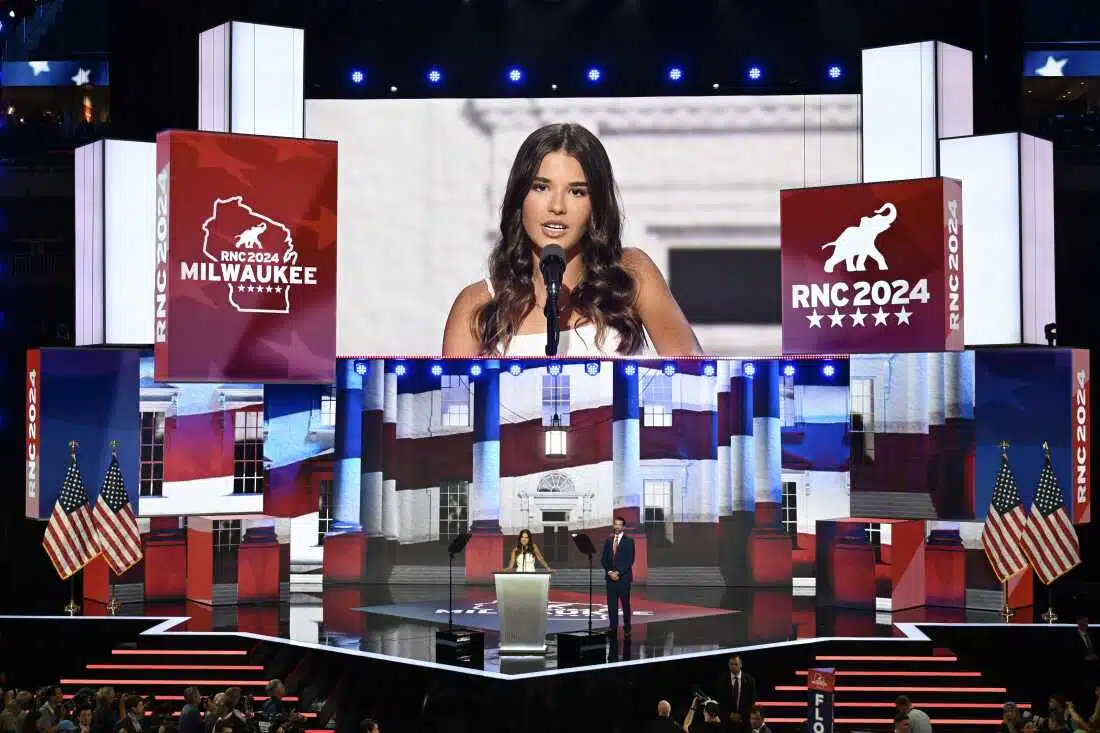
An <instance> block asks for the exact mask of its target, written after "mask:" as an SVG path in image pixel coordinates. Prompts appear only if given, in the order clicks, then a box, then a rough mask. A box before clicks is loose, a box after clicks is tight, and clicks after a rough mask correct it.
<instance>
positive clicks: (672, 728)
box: [649, 700, 682, 733]
mask: <svg viewBox="0 0 1100 733" xmlns="http://www.w3.org/2000/svg"><path fill="white" fill-rule="evenodd" d="M680 730H682V729H681V728H680V725H679V724H678V723H677V722H676V721H675V720H673V719H672V705H670V704H669V702H668V700H661V701H660V702H658V703H657V719H656V720H652V721H650V723H649V733H676V731H680Z"/></svg>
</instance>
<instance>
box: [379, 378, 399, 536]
mask: <svg viewBox="0 0 1100 733" xmlns="http://www.w3.org/2000/svg"><path fill="white" fill-rule="evenodd" d="M397 419H398V413H397V375H396V374H393V373H392V372H386V384H385V397H384V401H383V409H382V425H383V430H382V434H383V436H385V437H384V438H383V444H382V449H383V451H386V452H390V451H393V450H396V448H397V446H396V442H397ZM385 460H386V461H387V462H388V461H389V460H390V459H389V458H387V459H385ZM401 526H402V523H401V512H400V508H399V504H398V501H397V479H396V478H395V477H393V476H388V475H387V476H384V481H383V482H382V533H383V534H384V535H385V536H386V539H388V540H396V539H398V538H399V536H400V534H401Z"/></svg>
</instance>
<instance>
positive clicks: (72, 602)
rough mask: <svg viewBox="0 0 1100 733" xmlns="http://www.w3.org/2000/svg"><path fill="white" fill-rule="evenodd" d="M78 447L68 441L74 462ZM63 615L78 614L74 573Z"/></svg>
mask: <svg viewBox="0 0 1100 733" xmlns="http://www.w3.org/2000/svg"><path fill="white" fill-rule="evenodd" d="M79 446H80V443H77V442H76V441H75V440H70V441H69V455H70V457H71V458H72V460H73V462H74V463H75V462H76V449H77V448H78V447H79ZM65 613H67V614H69V615H70V616H75V615H77V614H78V613H80V606H78V605H76V573H73V574H72V575H70V576H69V602H68V604H66V606H65Z"/></svg>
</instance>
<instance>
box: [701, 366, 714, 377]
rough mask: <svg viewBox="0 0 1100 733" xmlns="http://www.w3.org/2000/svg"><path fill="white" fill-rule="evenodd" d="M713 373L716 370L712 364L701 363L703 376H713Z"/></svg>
mask: <svg viewBox="0 0 1100 733" xmlns="http://www.w3.org/2000/svg"><path fill="white" fill-rule="evenodd" d="M715 373H716V370H715V368H714V365H713V364H704V365H703V376H704V377H713V376H714V375H715Z"/></svg>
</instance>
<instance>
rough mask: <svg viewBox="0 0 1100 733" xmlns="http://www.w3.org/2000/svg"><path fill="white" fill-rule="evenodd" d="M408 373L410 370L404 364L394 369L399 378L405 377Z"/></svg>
mask: <svg viewBox="0 0 1100 733" xmlns="http://www.w3.org/2000/svg"><path fill="white" fill-rule="evenodd" d="M408 371H409V368H408V367H407V366H405V365H404V364H398V365H397V366H395V367H394V368H393V373H394V374H396V375H397V376H399V377H403V376H405V374H406V373H407V372H408Z"/></svg>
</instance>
